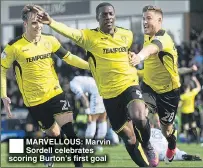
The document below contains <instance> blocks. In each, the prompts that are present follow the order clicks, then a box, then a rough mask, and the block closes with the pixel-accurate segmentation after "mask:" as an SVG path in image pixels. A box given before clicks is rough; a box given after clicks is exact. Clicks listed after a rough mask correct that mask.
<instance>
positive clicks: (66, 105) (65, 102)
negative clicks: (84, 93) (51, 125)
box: [60, 100, 70, 110]
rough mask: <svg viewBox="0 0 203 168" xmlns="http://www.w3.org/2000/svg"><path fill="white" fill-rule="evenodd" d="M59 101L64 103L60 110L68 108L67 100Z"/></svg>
mask: <svg viewBox="0 0 203 168" xmlns="http://www.w3.org/2000/svg"><path fill="white" fill-rule="evenodd" d="M60 102H62V103H64V104H63V107H62V110H68V107H70V104H69V102H68V101H66V100H60Z"/></svg>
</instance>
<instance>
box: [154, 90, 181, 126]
mask: <svg viewBox="0 0 203 168" xmlns="http://www.w3.org/2000/svg"><path fill="white" fill-rule="evenodd" d="M179 100H180V92H179V89H176V90H172V91H170V92H167V93H164V94H159V95H157V102H156V103H157V112H158V114H159V118H160V122H161V124H162V125H170V124H173V121H174V119H175V116H176V113H177V109H178V103H179Z"/></svg>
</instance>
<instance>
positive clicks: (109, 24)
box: [97, 6, 115, 33]
mask: <svg viewBox="0 0 203 168" xmlns="http://www.w3.org/2000/svg"><path fill="white" fill-rule="evenodd" d="M97 21H98V22H99V26H100V29H101V30H102V31H103V32H105V33H109V32H110V31H112V29H114V23H115V10H114V8H113V7H112V6H102V7H100V8H99V10H98V13H97Z"/></svg>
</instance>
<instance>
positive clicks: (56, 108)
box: [47, 93, 83, 167]
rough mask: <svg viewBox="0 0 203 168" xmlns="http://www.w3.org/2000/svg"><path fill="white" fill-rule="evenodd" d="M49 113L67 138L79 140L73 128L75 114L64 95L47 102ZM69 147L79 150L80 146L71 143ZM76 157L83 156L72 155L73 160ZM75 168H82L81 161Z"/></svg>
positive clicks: (77, 162) (76, 163)
mask: <svg viewBox="0 0 203 168" xmlns="http://www.w3.org/2000/svg"><path fill="white" fill-rule="evenodd" d="M47 111H49V112H50V113H52V114H53V116H54V119H55V121H56V122H57V124H58V125H59V127H60V128H61V130H62V132H63V133H64V135H65V137H66V138H68V139H77V136H76V133H75V131H74V127H73V123H72V122H73V113H72V109H71V107H70V104H69V102H68V100H67V99H66V96H65V94H64V93H62V94H59V95H57V96H55V97H54V98H52V99H51V100H49V102H47ZM69 147H71V148H73V149H79V148H80V145H77V144H73V143H71V144H70V145H69ZM75 155H78V156H81V154H80V153H71V157H72V158H73V157H74V156H75ZM72 160H73V159H72ZM73 162H74V165H75V167H82V166H83V165H82V162H81V161H74V160H73Z"/></svg>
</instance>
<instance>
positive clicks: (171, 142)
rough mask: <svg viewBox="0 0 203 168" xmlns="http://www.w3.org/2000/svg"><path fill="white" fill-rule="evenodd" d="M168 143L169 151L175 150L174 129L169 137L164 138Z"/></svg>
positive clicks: (175, 136) (175, 137)
mask: <svg viewBox="0 0 203 168" xmlns="http://www.w3.org/2000/svg"><path fill="white" fill-rule="evenodd" d="M166 139H167V141H168V148H169V149H170V150H173V149H175V148H176V140H177V130H176V129H175V128H174V129H173V130H172V133H171V134H170V136H169V137H167V138H166Z"/></svg>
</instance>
